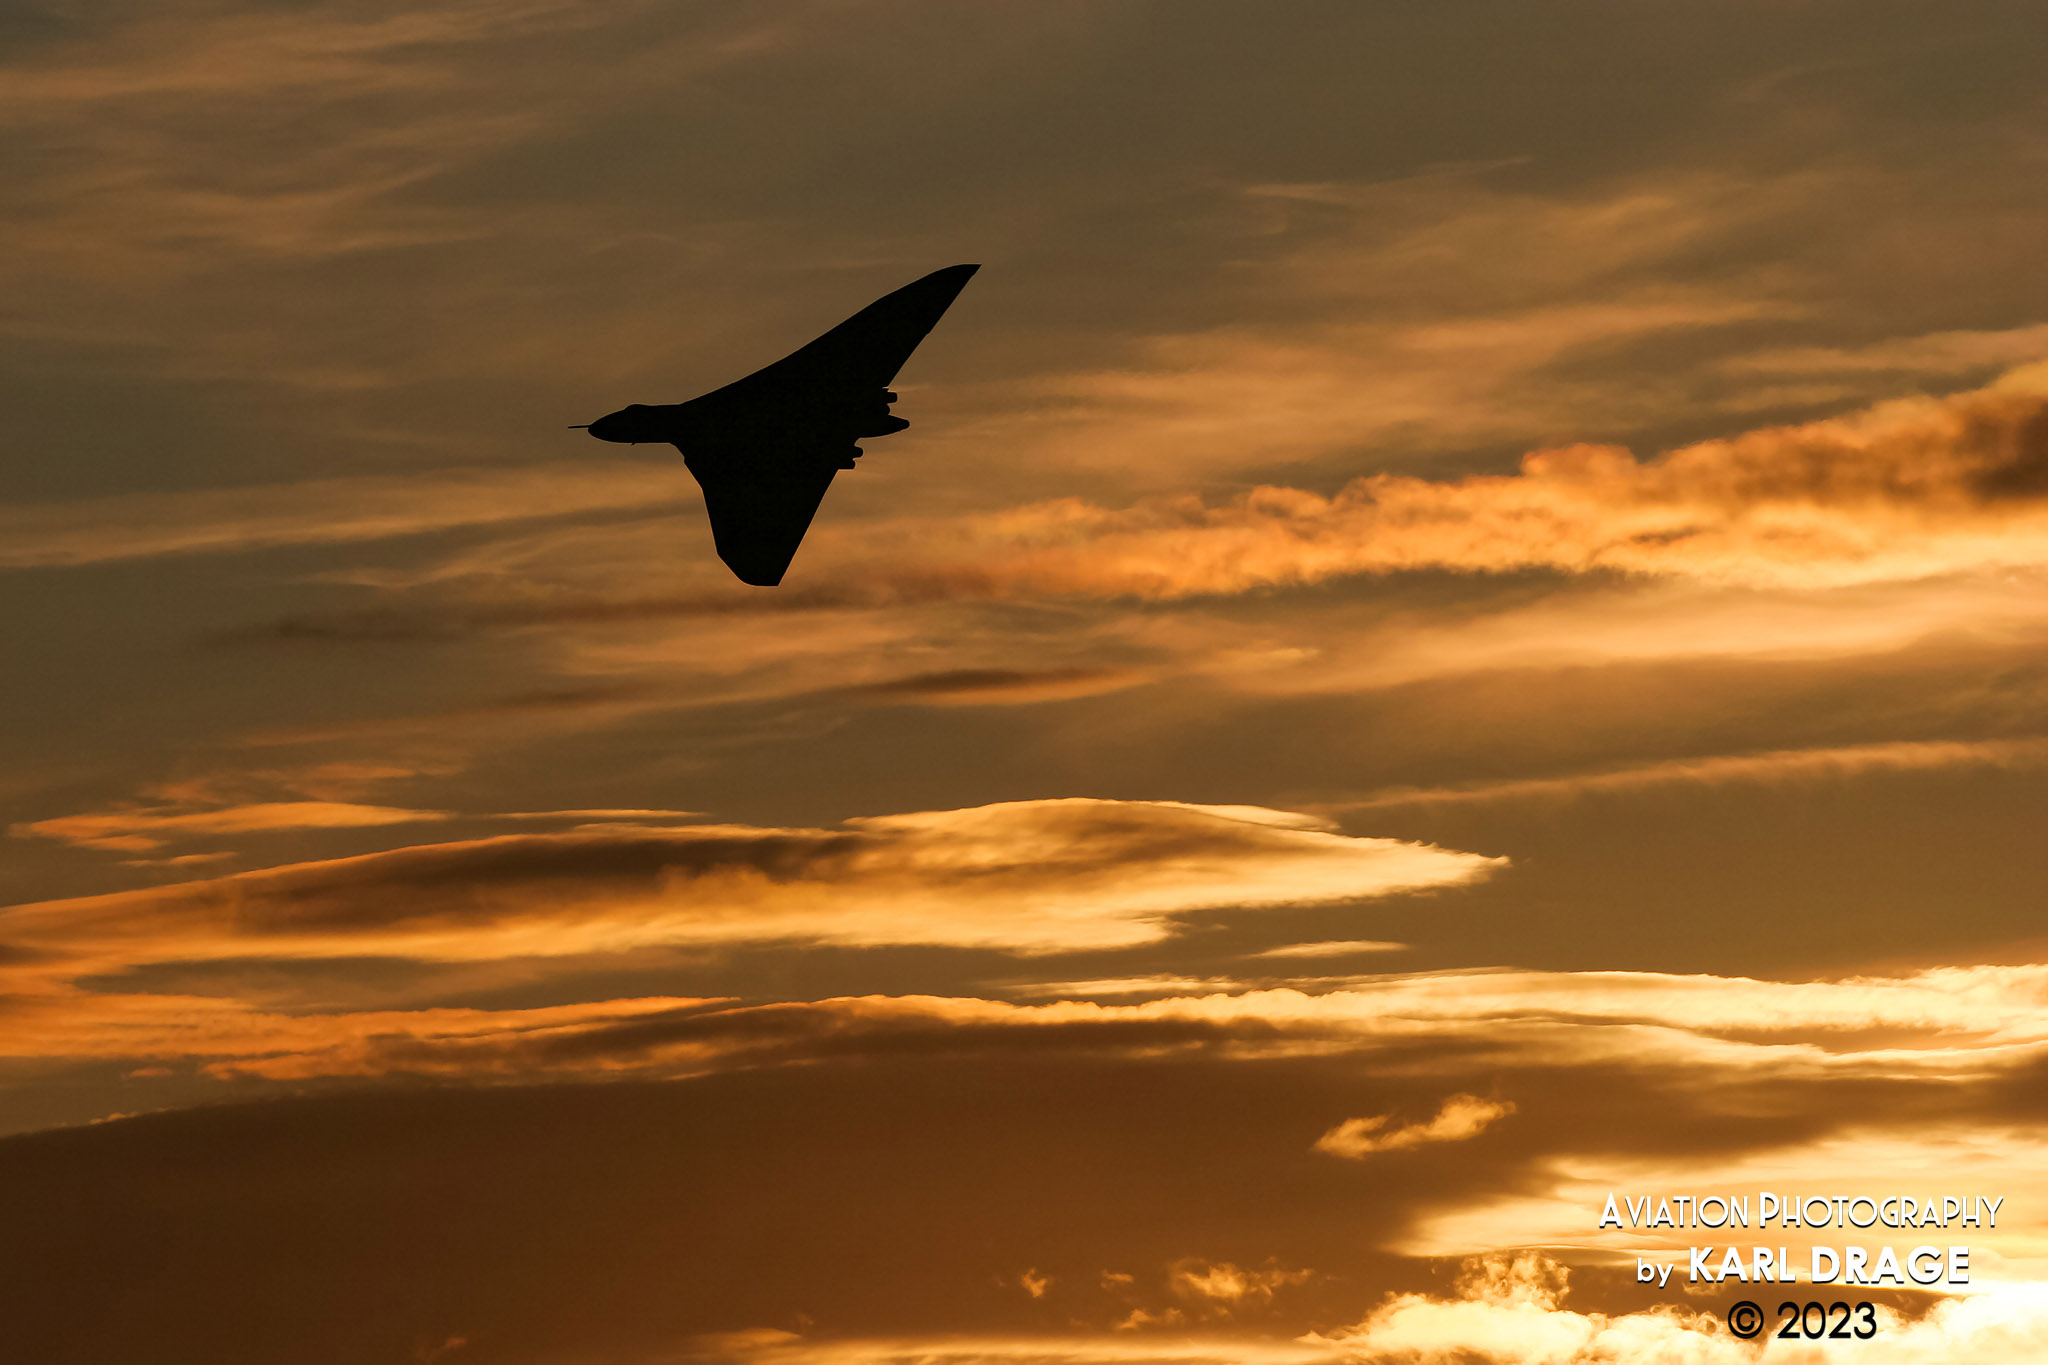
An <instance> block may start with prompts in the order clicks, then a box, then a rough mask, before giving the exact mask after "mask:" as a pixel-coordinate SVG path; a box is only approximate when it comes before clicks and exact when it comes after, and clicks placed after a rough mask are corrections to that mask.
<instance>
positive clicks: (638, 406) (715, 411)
mask: <svg viewBox="0 0 2048 1365" xmlns="http://www.w3.org/2000/svg"><path fill="white" fill-rule="evenodd" d="M979 269H981V267H980V266H978V265H952V266H947V267H946V268H945V269H944V270H934V271H933V272H932V273H931V274H929V275H927V276H925V277H924V278H923V279H921V280H913V281H911V282H910V283H909V284H906V285H904V286H903V287H902V288H901V289H899V290H897V291H896V292H895V293H893V294H884V295H883V296H882V297H881V298H879V299H876V300H875V301H874V302H873V303H871V304H869V305H868V306H867V307H865V308H863V309H861V310H860V311H859V312H858V313H855V314H854V315H853V316H852V317H850V318H848V319H847V320H846V321H844V322H842V323H840V324H839V325H838V326H837V327H834V328H833V329H832V330H831V331H829V332H827V333H825V335H823V336H821V337H819V338H818V339H817V340H816V341H813V342H811V343H810V344H809V345H807V346H804V347H802V348H801V349H799V350H797V351H794V352H792V353H791V354H789V355H786V356H784V357H783V358H782V359H780V360H778V361H776V362H775V363H774V364H773V365H770V366H768V367H767V368H766V369H762V370H756V371H754V373H752V374H750V375H748V376H747V377H746V378H745V379H740V380H736V381H734V382H733V383H730V384H727V385H726V386H725V387H724V388H722V389H713V390H712V391H711V392H710V393H707V394H705V395H704V396H703V397H702V398H692V399H691V400H690V401H689V402H687V403H669V404H661V405H650V404H647V403H635V404H633V405H632V406H630V407H625V408H621V409H619V410H618V411H617V412H614V413H611V414H610V415H608V416H605V417H600V418H598V419H597V420H596V421H595V422H592V423H591V424H590V425H589V427H587V428H585V429H586V430H588V431H589V432H590V434H591V435H592V436H595V437H597V438H598V439H599V440H600V441H626V442H632V443H638V442H641V441H648V442H667V443H669V444H672V445H674V446H675V448H676V449H677V450H680V451H682V452H683V463H684V464H685V465H688V466H689V469H690V472H691V473H692V474H694V475H696V476H697V482H698V484H700V485H701V486H702V487H703V489H704V507H705V510H706V511H708V512H709V513H710V514H711V538H712V540H713V542H714V543H716V544H717V546H718V557H719V558H720V559H722V560H724V561H725V562H726V565H727V567H729V568H730V569H731V570H732V571H733V572H734V573H736V574H738V575H739V577H740V581H741V582H743V583H752V584H754V585H755V586H757V587H763V588H772V587H774V586H775V585H776V584H777V583H780V582H781V581H782V575H783V574H784V573H786V572H788V570H789V561H790V560H791V559H793V558H795V557H796V547H797V546H798V545H799V544H801V543H802V541H803V538H804V532H805V531H806V530H808V529H810V525H811V517H812V516H813V515H815V514H816V512H817V510H818V504H819V503H820V502H822V501H823V500H824V497H825V490H826V489H827V488H830V487H831V486H832V476H833V475H834V474H837V473H838V472H839V471H840V470H842V469H851V468H853V462H854V461H855V460H857V459H859V458H860V454H861V450H860V447H859V446H857V445H855V444H854V442H855V441H856V440H859V439H860V438H862V437H867V436H887V435H890V434H891V433H893V432H898V431H901V430H903V429H904V428H905V427H907V426H909V425H910V423H908V422H906V421H904V420H903V419H902V418H901V417H897V416H895V415H893V414H892V413H891V412H890V411H889V405H890V404H891V403H893V402H895V401H896V395H895V394H893V393H891V392H889V384H890V381H892V380H893V379H895V378H896V372H897V371H898V370H900V369H902V368H903V362H904V361H906V360H908V359H910V353H911V352H912V351H914V350H916V349H917V343H918V342H920V341H923V340H924V338H925V334H926V333H927V332H929V331H931V329H932V328H933V326H935V325H936V324H937V323H938V320H939V318H940V316H941V315H942V314H944V313H945V311H946V309H947V308H948V307H950V306H951V305H952V302H953V300H954V299H955V298H957V297H959V294H960V291H961V290H962V289H964V288H966V287H967V281H968V278H969V277H970V276H972V275H973V274H974V272H975V271H977V270H979Z"/></svg>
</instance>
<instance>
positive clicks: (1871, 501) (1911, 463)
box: [853, 365, 2048, 599]
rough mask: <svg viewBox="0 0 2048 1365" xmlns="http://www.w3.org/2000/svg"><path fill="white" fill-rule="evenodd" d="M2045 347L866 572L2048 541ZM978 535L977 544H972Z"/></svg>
mask: <svg viewBox="0 0 2048 1365" xmlns="http://www.w3.org/2000/svg"><path fill="white" fill-rule="evenodd" d="M2044 494H2048V365H2036V366H2031V367H2027V368H2022V369H2019V370H2015V371H2013V372H2012V373H2010V374H2008V375H2007V376H2005V377H2004V378H2003V379H2001V380H1999V381H1998V382H1996V383H1994V384H1992V385H1990V386H1988V387H1986V388H1983V389H1977V390H1972V391H1969V392H1965V393H1960V394H1955V395H1951V396H1949V397H1946V398H1938V399H1937V398H1915V399H1899V400H1895V401H1892V402H1888V403H1883V404H1880V405H1878V406H1876V407H1874V408H1871V409H1869V410H1867V411H1864V412H1860V413H1856V414H1853V415H1850V416H1847V417H1840V418H1830V419H1826V420H1823V421H1817V422H1810V423H1806V424H1803V425H1799V426H1788V427H1768V428H1763V429H1760V430H1756V431H1751V432H1748V433H1745V434H1743V435H1740V436H1737V437H1733V438H1730V439H1726V440H1715V441H1705V442H1701V443H1699V444H1697V445H1692V446H1686V447H1683V448H1681V449H1678V450H1674V451H1671V452H1669V453H1667V454H1665V455H1663V456H1661V457H1659V458H1657V459H1655V460H1651V461H1648V462H1642V461H1638V460H1637V459H1636V458H1635V457H1634V456H1632V455H1631V454H1630V453H1629V452H1628V451H1626V450H1623V449H1620V448H1618V447H1613V446H1591V445H1577V446H1567V447H1563V448H1559V449H1553V450H1542V451H1537V452H1534V453H1532V454H1530V455H1527V456H1525V457H1524V458H1523V460H1522V468H1521V472H1520V473H1519V474H1515V475H1484V476H1473V477H1470V478H1466V479H1461V480H1456V481H1452V482H1436V481H1431V480H1426V479H1418V478H1413V477H1409V476H1404V475H1391V474H1383V475H1376V476H1373V477H1370V478H1364V479H1358V480H1354V481H1353V482H1352V483H1350V484H1349V485H1347V486H1346V487H1345V488H1343V489H1342V490H1341V491H1339V492H1338V493H1336V494H1335V495H1333V496H1330V497H1323V496H1321V495H1318V494H1314V493H1309V492H1304V491H1302V490H1299V489H1290V488H1274V487H1262V488H1257V489H1254V490H1252V491H1251V492H1249V493H1246V494H1243V495H1241V496H1239V497H1237V498H1235V499H1233V500H1231V501H1229V502H1227V503H1223V504H1207V503H1204V502H1202V501H1200V500H1198V499H1193V498H1179V499H1164V500H1160V501H1157V502H1152V503H1145V504H1140V505H1138V506H1135V507H1130V508H1126V509H1121V510H1113V509H1108V508H1103V507H1099V506H1096V505H1093V504H1090V503H1087V502H1083V501H1080V500H1075V499H1070V500H1064V501H1060V502H1052V503H1043V504H1038V505H1035V506H1032V507H1026V508H1020V509H1017V510H1016V511H1013V512H1010V513H1007V514H1004V515H1002V516H1000V517H988V518H983V519H981V520H979V521H977V522H974V523H972V524H971V526H970V527H968V528H962V530H960V531H959V532H956V534H960V535H963V536H964V537H965V538H966V539H968V540H970V541H972V542H974V552H972V553H952V554H949V553H948V548H949V547H948V546H947V545H946V543H945V541H944V540H942V539H939V538H936V537H934V538H932V539H930V540H929V541H928V542H927V546H928V548H927V553H928V554H929V555H930V556H931V557H930V559H929V560H928V562H926V563H924V564H921V565H917V566H915V567H913V566H910V565H900V564H891V563H890V561H889V559H888V558H886V557H882V556H877V557H875V558H874V559H872V560H870V561H868V562H867V563H866V564H865V565H864V566H861V567H862V569H863V570H864V571H859V572H856V573H855V575H854V578H853V581H854V582H855V583H863V582H865V583H868V584H871V585H874V586H876V587H879V588H882V589H884V590H886V591H887V592H889V593H892V594H895V595H903V596H909V597H912V598H915V597H916V596H919V595H941V596H943V595H960V596H976V595H986V596H1016V595H1027V594H1051V595H1083V596H1128V597H1137V598H1147V599H1169V598H1177V597H1187V596H1194V595H1200V594H1220V593H1238V592H1244V591H1247V590H1250V589H1253V588H1260V587H1270V586H1285V585H1292V584H1304V583H1314V582H1319V581H1322V580H1325V579H1329V578H1333V577H1338V576H1342V575H1350V574H1362V573H1386V572H1393V571H1397V570H1406V569H1451V570H1458V571H1465V572H1506V571H1512V570H1520V569H1532V568H1545V569H1560V570H1565V571H1568V572H1574V573H1584V572H1591V571H1616V572H1623V573H1634V574H1649V575H1657V576H1681V577H1687V578H1693V579H1699V580H1704V581H1708V582H1713V583H1721V584H1743V585H1752V586H1796V587H1835V586H1844V585H1849V584H1858V583H1872V582H1884V581H1894V580H1901V579H1916V578H1925V577H1930V576H1934V575H1939V574H1946V573H1955V572H1960V571H1967V570H1978V569H1995V568H2009V567H2018V566H2035V565H2040V564H2042V563H2043V562H2044V561H2048V498H2044ZM963 548H964V547H963Z"/></svg>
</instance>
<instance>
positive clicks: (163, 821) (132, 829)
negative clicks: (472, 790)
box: [8, 801, 449, 849]
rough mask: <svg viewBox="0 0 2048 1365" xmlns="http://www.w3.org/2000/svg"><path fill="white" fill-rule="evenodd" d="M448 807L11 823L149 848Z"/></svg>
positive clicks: (411, 817) (285, 807) (257, 809)
mask: <svg viewBox="0 0 2048 1365" xmlns="http://www.w3.org/2000/svg"><path fill="white" fill-rule="evenodd" d="M448 818H449V813H448V812H447V811H438V810H404V809H401V808H399V807H396V806H363V805H356V804H353V803H351V802H346V801H268V802H263V803H261V804H258V805H251V806H228V807H225V808H223V809H220V810H201V811H177V810H166V809H160V808H159V809H134V810H115V811H101V812H98V813H95V814H92V815H62V816H58V817H56V818H54V819H49V820H33V821H29V822H28V823H25V824H19V825H14V826H12V827H10V829H9V831H8V832H9V833H11V834H13V835H14V836H15V837H16V838H27V837H31V836H33V837H39V838H44V839H62V840H63V841H64V842H66V843H69V844H79V845H82V846H84V847H86V848H114V849H151V848H157V847H160V846H161V845H162V844H163V843H164V842H165V841H166V840H168V839H175V838H188V837H190V836H192V835H203V834H248V833H251V832H261V831H267V830H285V829H367V828H373V827H375V826H379V825H404V824H415V823H418V822H420V821H425V820H446V819H448Z"/></svg>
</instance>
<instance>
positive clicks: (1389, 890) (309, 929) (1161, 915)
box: [0, 799, 1498, 960]
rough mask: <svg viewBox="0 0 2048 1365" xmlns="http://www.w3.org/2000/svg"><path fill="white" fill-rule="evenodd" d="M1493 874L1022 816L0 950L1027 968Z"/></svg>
mask: <svg viewBox="0 0 2048 1365" xmlns="http://www.w3.org/2000/svg"><path fill="white" fill-rule="evenodd" d="M74 818H84V819H92V818H95V817H74ZM99 818H102V819H104V818H106V817H99ZM167 818H175V817H167ZM202 818H205V817H202ZM214 818H219V817H218V816H216V817H214ZM251 818H254V817H251ZM93 828H94V829H96V830H97V829H99V827H98V826H94V827H93ZM74 832H75V831H74ZM99 837H123V836H122V835H120V834H118V833H106V832H102V834H101V835H100V836H99ZM127 837H137V836H134V835H129V836H127ZM1496 866H1498V861H1497V860H1495V859H1491V858H1487V857H1484V856H1482V855H1479V854H1473V853H1461V852H1455V851H1451V850H1445V849H1440V848H1435V847H1431V846H1427V845H1420V844H1407V843H1400V842H1397V841H1394V840H1387V839H1372V838H1359V837H1353V836H1349V835H1344V834H1339V833H1336V832H1333V831H1332V830H1331V829H1329V828H1328V827H1326V826H1324V825H1323V824H1322V823H1321V822H1320V821H1318V820H1317V819H1315V818H1314V817H1309V816H1301V815H1294V814H1290V813H1287V812H1282V811H1273V810H1266V809H1261V808H1257V807H1243V806H1196V805H1186V804H1180V803H1175V802H1138V801H1102V800H1084V799H1069V800H1050V801H1023V802H1009V803H1004V804H1000V805H994V806H983V807H976V808H972V809H967V810H956V811H929V812H921V813H917V814H909V815H890V816H873V817H866V818H862V819H857V820H850V821H848V822H847V827H846V828H844V829H839V830H827V829H759V828H750V827H747V826H738V825H684V826H671V825H661V826H654V825H632V824H616V823H613V824H603V825H593V826H589V827H586V828H584V829H581V830H576V831H571V832H567V833H558V834H520V835H504V836H499V837H496V838H490V839H480V840H469V841H463V842H457V843H447V844H430V845H422V846H417V847H412V848H401V849H395V850H392V851H390V852H386V853H375V854H367V855H363V856H360V857H355V858H344V859H338V860H334V861H331V862H322V863H304V864H298V865H295V866H288V867H281V868H271V869H268V870H265V871H261V872H251V873H242V874H240V875H238V876H234V877H226V878H219V879H215V880H212V881H202V882H192V883H184V884H180V885H177V886H169V887H159V888H154V889H151V890H147V891H138V892H123V893H116V894H114V895H111V896H102V897H93V898H86V899H82V900H74V901H67V902H53V903H49V904H46V905H42V906H26V907H19V908H17V909H15V910H13V911H10V912H7V913H6V915H5V916H4V917H0V926H4V927H0V933H6V934H8V935H10V936H12V935H15V934H20V935H23V936H24V937H25V938H37V937H42V936H48V937H50V938H52V939H53V940H61V941H64V942H67V943H71V944H74V945H84V944H88V943H97V944H100V945H101V946H102V948H103V949H105V950H107V951H119V952H126V953H128V954H129V955H130V956H131V957H134V956H136V955H141V956H143V957H147V956H150V955H157V956H159V957H161V956H163V955H170V956H185V957H195V956H196V957H207V956H217V955H234V954H244V953H248V952H252V951H276V952H282V953H285V954H287V955H295V956H306V955H312V956H319V955H324V954H330V953H337V952H340V953H348V952H392V953H398V954H402V955H420V956H424V957H426V958H429V959H436V960H468V959H476V958H485V957H491V956H497V955H503V954H508V953H542V954H548V953H571V954H573V953H582V952H595V951H615V950H624V949H629V948H634V947H645V946H649V945H656V944H684V943H721V942H732V943H738V942H762V941H777V940H803V941H814V942H826V943H840V944H889V943H929V944H950V945H956V946H976V947H993V948H1003V949H1008V950H1011V951H1015V952H1023V953H1040V952H1051V951H1056V950H1068V949H1082V948H1111V947H1123V946H1129V945H1132V944H1139V943H1146V942H1151V941H1154V940H1157V939H1159V938H1162V937H1164V936H1166V935H1167V934H1168V933H1169V932H1170V921H1171V920H1172V918H1173V917H1174V916H1176V915H1179V914H1183V913H1186V912H1188V911H1193V910H1198V909H1204V908H1213V907H1225V906H1238V907H1259V906H1279V905H1296V904H1314V903H1330V902H1339V901H1345V900H1353V899H1364V898H1370V897H1374V896H1384V895H1389V894H1394V893H1397V892H1404V891H1416V890H1423V889H1427V888H1432V887H1445V886H1457V885H1461V884H1464V883H1466V882H1469V881H1472V880H1474V879H1476V878H1479V877H1482V876H1485V875H1486V874H1487V873H1488V872H1489V871H1490V870H1492V869H1493V868H1494V867H1496ZM122 945H125V946H122ZM258 945H267V946H263V947H259V946H258Z"/></svg>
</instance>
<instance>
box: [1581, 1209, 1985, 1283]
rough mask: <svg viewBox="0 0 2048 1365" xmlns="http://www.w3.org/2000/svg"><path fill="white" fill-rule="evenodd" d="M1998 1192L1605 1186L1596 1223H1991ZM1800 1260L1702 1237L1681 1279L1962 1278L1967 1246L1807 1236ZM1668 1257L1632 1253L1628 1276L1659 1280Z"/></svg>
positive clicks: (1805, 1227)
mask: <svg viewBox="0 0 2048 1365" xmlns="http://www.w3.org/2000/svg"><path fill="white" fill-rule="evenodd" d="M2004 1204H2005V1197H2004V1196H2003V1195H1982V1194H1971V1195H1936V1196H1931V1197H1926V1198H1915V1197H1913V1196H1911V1195H1899V1194H1892V1195H1869V1194H1856V1195H1841V1194H1836V1195H1782V1194H1777V1193H1774V1192H1771V1191H1761V1192H1759V1193H1757V1194H1756V1195H1754V1196H1751V1195H1747V1194H1727V1195H1722V1194H1707V1195H1690V1194H1680V1195H1627V1194H1622V1195H1616V1194H1612V1193H1610V1194H1609V1195H1608V1196H1607V1201H1606V1203H1605V1205H1603V1207H1602V1208H1601V1212H1600V1222H1599V1226H1600V1228H1601V1229H1602V1230H1603V1231H1604V1230H1606V1229H1609V1228H1640V1229H1644V1230H1651V1229H1660V1228H1671V1229H1673V1230H1677V1229H1680V1228H1688V1229H1690V1228H1708V1229H1717V1230H1724V1231H1725V1230H1731V1229H1754V1230H1756V1231H1758V1232H1761V1231H1763V1230H1765V1229H1767V1228H1778V1229H1792V1228H1796V1229H1799V1230H1800V1231H1801V1232H1806V1231H1809V1230H1813V1229H1829V1228H1836V1229H1847V1230H1852V1231H1853V1230H1856V1229H1865V1228H1889V1229H1900V1230H1906V1229H1914V1230H1921V1231H1925V1230H1928V1229H1936V1230H1943V1231H1950V1232H1953V1231H1954V1230H1957V1229H1970V1228H1983V1229H1992V1228H1996V1227H1997V1226H1998V1213H1999V1210H2000V1208H2001V1207H2003V1205H2004ZM1807 1250H1808V1255H1807V1258H1806V1265H1805V1266H1804V1267H1803V1273H1802V1268H1800V1267H1797V1266H1796V1265H1795V1260H1794V1257H1793V1256H1792V1253H1791V1250H1790V1247H1789V1246H1786V1245H1781V1246H1776V1247H1769V1246H1750V1247H1748V1248H1746V1249H1745V1248H1744V1247H1742V1246H1740V1245H1736V1244H1735V1243H1732V1242H1730V1243H1709V1244H1705V1245H1699V1246H1691V1247H1688V1248H1686V1260H1685V1267H1686V1273H1685V1281H1686V1283H1688V1284H1702V1283H1704V1284H1720V1283H1723V1282H1725V1281H1736V1282H1740V1283H1744V1284H1751V1283H1768V1284H1795V1283H1797V1282H1799V1280H1800V1279H1802V1278H1804V1279H1806V1280H1807V1281H1809V1282H1810V1283H1813V1284H1845V1285H1868V1286H1872V1287H1881V1286H1892V1287H1898V1288H1905V1287H1908V1286H1915V1285H1917V1286H1923V1287H1924V1286H1932V1285H1937V1284H1941V1285H1966V1284H1968V1283H1969V1282H1970V1248H1969V1247H1968V1246H1966V1245H1952V1244H1949V1243H1948V1242H1947V1241H1946V1239H1944V1241H1943V1243H1942V1244H1941V1245H1938V1246H1937V1245H1932V1244H1921V1245H1917V1246H1911V1247H1893V1246H1889V1245H1881V1246H1871V1245H1840V1246H1826V1245H1821V1244H1818V1243H1816V1244H1814V1245H1813V1246H1811V1247H1810V1248H1808V1249H1807ZM1677 1265H1678V1263H1677V1262H1675V1261H1657V1260H1653V1259H1651V1258H1648V1257H1645V1256H1642V1255H1638V1256H1637V1257H1636V1279H1637V1281H1638V1282H1641V1283H1654V1284H1657V1285H1659V1286H1662V1285H1665V1284H1667V1283H1669V1282H1670V1279H1671V1274H1672V1271H1673V1270H1675V1269H1676V1268H1677Z"/></svg>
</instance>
